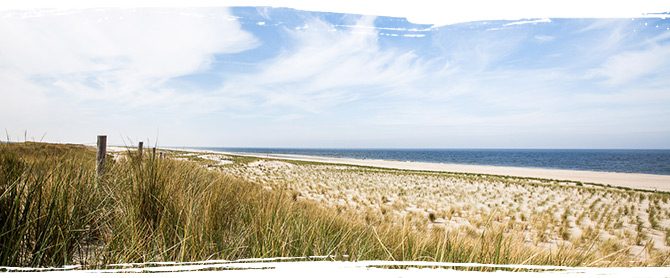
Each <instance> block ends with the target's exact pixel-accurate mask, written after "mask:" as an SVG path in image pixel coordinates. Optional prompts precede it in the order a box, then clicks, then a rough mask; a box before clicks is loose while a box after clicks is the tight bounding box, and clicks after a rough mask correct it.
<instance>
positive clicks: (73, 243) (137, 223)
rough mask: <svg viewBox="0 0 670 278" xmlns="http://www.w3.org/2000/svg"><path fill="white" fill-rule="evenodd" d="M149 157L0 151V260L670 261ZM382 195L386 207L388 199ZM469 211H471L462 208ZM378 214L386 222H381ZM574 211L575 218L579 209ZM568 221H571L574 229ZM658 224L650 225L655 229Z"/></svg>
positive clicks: (76, 149) (20, 148)
mask: <svg viewBox="0 0 670 278" xmlns="http://www.w3.org/2000/svg"><path fill="white" fill-rule="evenodd" d="M182 155H184V154H174V156H173V158H176V157H177V156H182ZM189 156H192V157H196V156H194V155H190V154H189ZM144 157H145V159H143V160H140V159H139V157H138V156H137V155H136V153H135V152H134V151H127V152H120V153H114V154H110V155H109V156H108V161H107V166H106V171H105V173H104V174H103V175H102V176H101V177H96V175H95V150H94V149H93V148H91V147H85V146H77V145H62V144H46V143H32V142H24V143H2V144H0V194H1V195H0V265H3V266H62V265H67V264H82V265H85V266H86V267H95V268H98V267H100V268H104V267H108V266H109V265H111V264H118V263H138V262H158V261H179V262H188V261H203V260H212V259H219V260H221V259H223V260H235V259H242V258H273V257H311V256H329V258H330V259H337V260H404V261H414V260H424V261H441V262H477V263H491V264H549V265H562V266H589V265H604V266H620V265H628V266H630V265H659V263H660V265H667V262H666V261H661V260H660V259H656V260H653V261H652V260H648V261H642V262H639V261H638V262H633V263H631V262H630V261H629V260H628V258H627V257H626V256H623V255H621V254H623V252H621V251H620V250H621V249H620V246H618V245H616V244H610V245H608V246H601V245H599V244H596V243H597V241H595V240H588V239H583V240H584V244H582V245H571V244H565V245H560V246H557V247H556V248H549V249H547V248H541V247H537V246H530V245H527V244H520V243H522V242H524V239H523V238H522V236H521V233H514V232H510V231H514V229H518V227H516V226H514V225H512V224H511V222H509V221H503V219H502V218H503V217H504V216H505V215H504V214H502V213H500V212H499V211H498V210H496V211H498V212H496V211H494V212H491V213H487V214H486V217H485V218H486V219H484V220H482V221H481V223H480V224H481V225H479V226H478V227H480V229H473V228H463V229H446V228H445V227H444V226H440V225H423V224H422V223H426V221H431V222H432V221H437V220H438V217H439V218H442V217H447V216H446V214H445V213H443V212H442V211H440V212H439V213H437V212H436V213H437V214H436V215H434V216H433V219H430V218H429V217H425V216H423V215H422V214H420V213H416V212H415V213H414V214H411V213H410V214H407V215H404V216H402V217H400V218H398V217H397V216H393V217H392V216H391V213H390V212H392V211H394V208H393V204H388V208H386V209H387V211H388V213H387V215H388V216H387V218H386V219H385V218H384V215H383V214H381V207H380V209H379V210H378V211H375V214H372V213H370V212H369V211H366V209H369V208H365V209H364V208H358V209H350V208H338V207H337V206H330V205H326V204H324V203H323V202H320V201H318V200H314V199H309V198H303V197H301V195H302V194H309V192H303V191H299V190H297V188H292V187H289V186H277V184H274V183H273V184H269V183H267V182H261V181H253V180H251V179H249V178H248V176H243V175H241V174H240V175H235V174H233V173H232V172H230V171H221V170H220V169H222V168H226V167H228V168H226V169H229V170H230V169H238V168H245V167H246V168H249V165H250V164H253V163H258V161H259V160H258V159H245V158H237V159H236V160H235V161H236V162H235V163H233V164H226V165H222V166H217V167H214V168H215V170H216V169H218V170H216V171H212V170H211V169H212V167H208V165H210V164H212V163H211V161H210V160H211V159H199V160H198V159H196V161H181V160H177V159H155V158H152V157H151V156H147V155H145V156H144ZM194 159H195V158H194ZM308 166H310V167H311V166H318V167H322V166H323V165H312V164H309V165H308ZM337 167H342V166H337ZM340 170H341V171H364V172H365V171H373V172H375V171H379V170H378V169H360V170H356V169H353V170H352V169H349V170H347V169H340ZM356 173H358V172H356ZM472 178H473V179H474V178H478V177H472ZM331 185H332V184H331ZM333 186H334V185H333ZM341 189H342V190H344V188H341ZM407 190H409V189H407ZM324 192H325V191H324ZM382 193H383V192H382ZM408 194H409V193H408ZM633 194H636V193H633ZM375 196H376V195H375ZM640 196H642V195H636V197H637V198H638V199H639V198H641V197H640ZM645 196H647V195H645ZM653 196H656V195H653ZM359 197H360V198H361V199H363V198H368V197H369V196H368V195H364V194H361V195H360V196H359ZM375 198H376V199H375V200H374V201H375V202H377V203H380V202H381V203H383V202H384V199H383V198H381V197H379V196H377V197H375ZM652 198H656V197H652ZM661 198H662V197H661ZM654 200H656V199H654ZM659 200H661V201H660V202H662V199H659ZM386 201H388V200H386ZM648 201H649V200H647V202H648ZM596 206H597V203H596V205H594V207H596ZM638 209H639V208H636V210H638ZM462 210H463V208H462V207H459V208H458V210H455V211H453V212H452V213H453V214H457V213H463V211H462ZM377 212H379V213H380V214H381V216H379V217H377V216H375V215H376V213H377ZM556 213H560V212H558V211H556ZM575 213H577V212H575ZM664 213H665V214H664ZM562 215H565V216H564V219H571V217H572V216H571V215H573V213H572V212H563V214H562ZM660 215H667V212H665V210H664V209H663V208H661V209H659V210H658V211H657V212H655V213H654V216H649V217H645V218H644V219H642V218H641V220H640V221H647V220H648V219H649V218H650V217H651V218H653V219H657V218H659V219H661V218H662V217H661V216H660ZM533 219H534V221H537V222H540V221H541V220H540V219H539V218H535V217H534V218H533ZM565 221H568V220H565ZM565 221H564V222H562V225H567V224H565ZM661 221H664V220H662V219H661ZM644 223H646V222H644ZM659 223H660V222H659ZM559 224H560V222H559ZM546 225H553V222H551V221H549V222H547V223H546ZM659 225H660V224H659ZM648 229H649V228H648V227H647V226H644V225H643V227H642V230H643V231H644V230H648ZM664 236H666V235H664ZM666 237H667V236H666ZM583 246H589V247H587V248H583ZM605 249H607V252H608V253H607V254H604V252H603V250H605Z"/></svg>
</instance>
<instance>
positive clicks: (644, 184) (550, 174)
mask: <svg viewBox="0 0 670 278" xmlns="http://www.w3.org/2000/svg"><path fill="white" fill-rule="evenodd" d="M181 150H186V149H181ZM189 150H190V151H197V152H214V153H222V154H229V155H240V156H252V157H260V158H271V159H284V160H297V161H311V162H321V163H335V164H349V165H357V166H367V167H380V168H391V169H402V170H415V171H440V172H454V173H471V174H486V175H498V176H515V177H525V178H538V179H551V180H561V181H563V180H565V181H574V182H582V183H590V184H596V185H603V186H614V187H624V188H631V189H638V190H649V191H666V192H670V175H659V174H643V173H621V172H604V171H586V170H565V169H545V168H534V167H508V166H488V165H468V164H452V163H435V162H417V161H397V160H382V159H357V158H344V157H327V156H313V155H298V154H281V153H269V152H268V153H260V152H240V151H227V150H226V151H224V150H216V149H212V148H209V149H205V148H198V149H195V148H191V149H189ZM661 152H666V153H669V154H670V152H668V151H664V150H661Z"/></svg>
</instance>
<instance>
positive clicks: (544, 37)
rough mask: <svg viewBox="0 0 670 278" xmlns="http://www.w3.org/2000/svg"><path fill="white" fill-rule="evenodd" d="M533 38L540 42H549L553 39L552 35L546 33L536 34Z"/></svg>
mask: <svg viewBox="0 0 670 278" xmlns="http://www.w3.org/2000/svg"><path fill="white" fill-rule="evenodd" d="M535 39H536V40H538V41H540V42H550V41H553V40H554V39H555V38H554V37H552V36H547V35H537V36H535Z"/></svg>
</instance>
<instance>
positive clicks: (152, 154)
mask: <svg viewBox="0 0 670 278" xmlns="http://www.w3.org/2000/svg"><path fill="white" fill-rule="evenodd" d="M155 158H156V148H151V159H155Z"/></svg>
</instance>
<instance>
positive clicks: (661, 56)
mask: <svg viewBox="0 0 670 278" xmlns="http://www.w3.org/2000/svg"><path fill="white" fill-rule="evenodd" d="M668 67H670V47H669V46H667V45H663V46H660V45H655V46H653V47H650V48H648V49H645V50H641V51H627V52H622V53H619V54H617V55H614V56H612V57H610V58H609V59H607V61H605V62H604V63H603V64H602V65H601V66H600V67H599V68H596V69H593V70H591V71H589V73H588V74H587V77H590V78H604V84H606V85H609V86H618V85H622V84H626V83H628V82H630V81H634V80H638V79H640V78H643V77H645V76H650V75H655V74H658V72H659V71H664V72H667V69H668Z"/></svg>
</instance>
